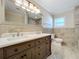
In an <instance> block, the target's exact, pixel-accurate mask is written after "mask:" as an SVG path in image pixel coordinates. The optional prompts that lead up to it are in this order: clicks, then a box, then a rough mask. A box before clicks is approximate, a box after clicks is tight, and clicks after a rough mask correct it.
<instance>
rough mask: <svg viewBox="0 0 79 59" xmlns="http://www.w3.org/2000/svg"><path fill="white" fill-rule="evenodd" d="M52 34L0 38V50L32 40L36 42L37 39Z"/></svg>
mask: <svg viewBox="0 0 79 59" xmlns="http://www.w3.org/2000/svg"><path fill="white" fill-rule="evenodd" d="M49 35H50V34H34V35H27V36H25V37H16V38H0V48H3V47H7V46H11V45H14V44H19V43H22V42H25V41H26V42H27V41H31V40H35V39H37V38H41V37H44V36H49Z"/></svg>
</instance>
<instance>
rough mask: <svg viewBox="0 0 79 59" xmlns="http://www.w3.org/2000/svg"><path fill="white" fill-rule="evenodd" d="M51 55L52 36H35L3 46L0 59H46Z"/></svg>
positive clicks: (1, 46) (0, 48) (1, 45)
mask: <svg viewBox="0 0 79 59" xmlns="http://www.w3.org/2000/svg"><path fill="white" fill-rule="evenodd" d="M49 55H51V35H46V34H42V35H34V36H29V37H28V38H27V37H26V38H24V39H23V40H22V39H20V40H16V41H9V42H5V43H3V44H1V42H0V59H46V58H47V57H48V56H49Z"/></svg>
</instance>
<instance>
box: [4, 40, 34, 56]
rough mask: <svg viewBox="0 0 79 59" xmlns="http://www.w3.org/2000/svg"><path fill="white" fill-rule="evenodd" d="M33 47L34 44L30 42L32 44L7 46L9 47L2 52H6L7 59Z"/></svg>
mask: <svg viewBox="0 0 79 59" xmlns="http://www.w3.org/2000/svg"><path fill="white" fill-rule="evenodd" d="M33 46H34V42H33V41H32V42H26V43H23V44H18V45H13V46H9V47H7V48H5V49H4V50H5V51H6V55H7V57H9V56H12V55H14V54H17V53H19V52H22V51H24V50H27V49H29V48H31V47H33Z"/></svg>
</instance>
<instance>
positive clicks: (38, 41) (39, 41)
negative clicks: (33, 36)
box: [35, 38, 45, 45]
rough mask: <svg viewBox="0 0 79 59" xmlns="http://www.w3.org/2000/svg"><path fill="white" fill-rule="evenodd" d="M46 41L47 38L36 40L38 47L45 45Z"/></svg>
mask: <svg viewBox="0 0 79 59" xmlns="http://www.w3.org/2000/svg"><path fill="white" fill-rule="evenodd" d="M44 39H45V38H40V39H38V40H36V42H35V43H36V45H40V44H42V43H44Z"/></svg>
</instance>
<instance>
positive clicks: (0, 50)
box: [0, 49, 3, 59]
mask: <svg viewBox="0 0 79 59" xmlns="http://www.w3.org/2000/svg"><path fill="white" fill-rule="evenodd" d="M0 59H3V49H0Z"/></svg>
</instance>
